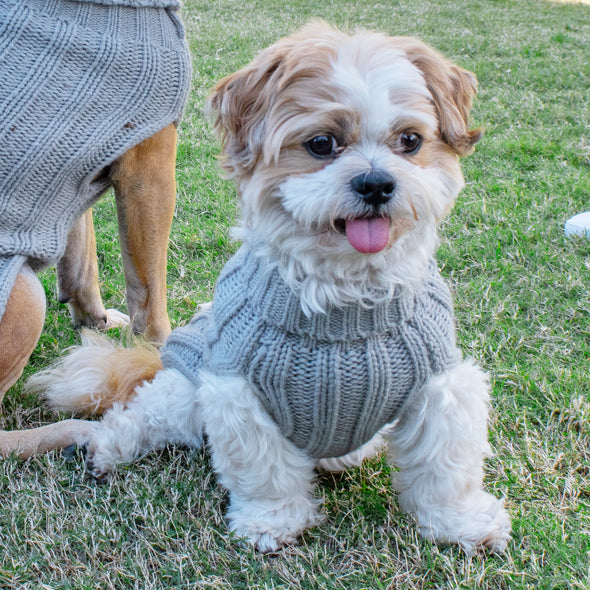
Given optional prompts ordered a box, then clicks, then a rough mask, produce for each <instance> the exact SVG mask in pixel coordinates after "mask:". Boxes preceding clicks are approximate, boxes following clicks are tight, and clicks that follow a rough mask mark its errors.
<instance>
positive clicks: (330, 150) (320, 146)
mask: <svg viewBox="0 0 590 590" xmlns="http://www.w3.org/2000/svg"><path fill="white" fill-rule="evenodd" d="M304 145H305V147H306V148H307V151H308V152H309V153H310V154H311V155H312V156H313V157H314V158H321V159H327V158H334V157H335V156H336V155H338V142H337V141H336V139H334V137H332V136H331V135H317V136H316V137H314V138H313V139H310V140H309V141H306V142H305V144H304Z"/></svg>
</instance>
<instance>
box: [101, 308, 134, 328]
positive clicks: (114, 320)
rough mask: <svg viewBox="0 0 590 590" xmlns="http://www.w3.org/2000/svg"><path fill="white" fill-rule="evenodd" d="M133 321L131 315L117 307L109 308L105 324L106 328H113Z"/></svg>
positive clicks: (122, 326)
mask: <svg viewBox="0 0 590 590" xmlns="http://www.w3.org/2000/svg"><path fill="white" fill-rule="evenodd" d="M130 322H131V320H130V318H129V316H128V315H127V314H125V313H123V312H121V311H118V310H117V309H107V321H106V324H105V326H104V329H105V330H111V329H112V328H124V327H126V326H128V325H129V323H130Z"/></svg>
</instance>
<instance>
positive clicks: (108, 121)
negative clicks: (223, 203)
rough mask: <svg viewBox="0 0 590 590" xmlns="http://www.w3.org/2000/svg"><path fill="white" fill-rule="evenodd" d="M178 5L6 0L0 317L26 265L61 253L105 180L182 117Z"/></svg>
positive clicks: (0, 44)
mask: <svg viewBox="0 0 590 590" xmlns="http://www.w3.org/2000/svg"><path fill="white" fill-rule="evenodd" d="M178 6H179V2H178V0H1V1H0V81H1V82H0V319H1V318H2V314H3V313H4V309H5V306H6V302H7V300H8V296H9V294H10V291H11V290H12V285H13V284H14V280H15V277H16V275H17V274H18V272H19V270H20V268H21V266H22V265H23V263H24V262H28V263H29V264H30V265H31V266H32V267H33V268H34V269H35V270H38V269H40V268H42V267H44V266H46V265H49V264H53V263H55V262H56V261H57V260H58V259H59V257H60V256H61V255H62V253H63V251H64V249H65V245H66V241H67V235H68V232H69V229H70V227H71V226H72V224H73V223H74V221H75V220H76V219H77V218H78V217H79V216H80V215H81V214H82V213H83V212H84V211H85V210H86V209H88V207H90V206H91V205H92V204H93V202H94V201H95V200H96V199H97V198H98V196H100V194H101V193H102V192H104V190H105V189H106V188H107V181H105V179H104V178H103V179H101V178H100V176H98V179H97V175H98V174H99V172H100V171H101V170H103V169H104V168H105V167H106V166H108V165H109V164H110V163H112V162H113V161H114V160H115V159H117V158H118V157H119V156H120V155H122V154H123V153H124V152H125V151H127V150H128V149H130V148H131V147H133V146H134V145H136V144H138V143H139V142H141V141H142V140H144V139H146V138H147V137H150V136H151V135H153V134H154V133H156V132H157V131H159V130H160V129H163V128H164V127H165V126H166V125H169V124H170V123H173V122H177V121H178V120H179V119H180V117H181V114H182V110H183V107H184V103H185V100H186V97H187V93H188V90H189V86H190V55H189V52H188V48H187V45H186V42H185V40H184V30H183V27H182V23H181V21H180V20H179V17H178V15H177V10H176V9H177V8H178Z"/></svg>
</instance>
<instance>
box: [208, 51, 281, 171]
mask: <svg viewBox="0 0 590 590" xmlns="http://www.w3.org/2000/svg"><path fill="white" fill-rule="evenodd" d="M286 51H287V48H286V47H284V45H283V44H281V43H277V44H275V45H273V46H272V47H269V48H268V49H266V50H265V51H263V52H262V53H261V54H260V55H258V56H257V57H256V58H255V59H254V60H253V61H252V62H251V63H250V64H248V65H247V66H245V67H244V68H242V69H241V70H239V71H237V72H235V73H234V74H230V75H229V76H226V77H225V78H223V79H222V80H220V81H219V82H218V83H217V84H216V85H215V87H214V88H213V90H212V92H211V94H210V96H209V99H208V102H207V108H208V110H209V112H210V113H211V114H213V116H214V119H213V124H214V126H215V129H216V131H217V132H218V134H219V136H220V139H221V147H222V153H223V155H224V162H223V164H224V168H225V169H226V171H227V172H228V173H229V175H230V177H235V176H241V175H242V174H244V173H246V174H247V173H248V172H249V171H251V170H252V169H253V168H254V166H255V165H256V162H257V161H258V159H259V158H260V156H261V150H262V142H263V141H264V137H265V124H266V115H267V113H268V110H269V108H270V106H271V101H272V97H273V94H274V95H276V90H277V87H278V84H279V80H280V72H278V70H279V69H280V67H281V63H282V61H283V59H284V57H285V54H286ZM273 91H274V92H273Z"/></svg>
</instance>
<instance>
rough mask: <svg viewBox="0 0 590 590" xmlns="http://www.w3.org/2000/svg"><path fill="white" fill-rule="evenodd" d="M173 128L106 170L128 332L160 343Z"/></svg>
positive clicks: (165, 325)
mask: <svg viewBox="0 0 590 590" xmlns="http://www.w3.org/2000/svg"><path fill="white" fill-rule="evenodd" d="M175 163H176V127H175V126H174V125H168V126H167V127H165V128H164V129H162V130H161V131H159V132H158V133H156V134H155V135H153V136H152V137H150V138H148V139H146V140H145V141H143V142H142V143H140V144H139V145H137V146H135V147H134V148H132V149H130V150H129V151H128V152H126V153H125V154H123V156H122V157H121V158H119V160H117V161H116V162H115V163H114V164H113V166H112V168H111V180H112V182H113V187H114V188H115V195H116V198H117V214H118V220H119V236H120V242H121V252H122V256H123V266H124V270H125V282H126V284H127V307H128V308H129V315H130V316H131V327H132V328H133V330H134V331H135V332H142V333H143V334H144V335H145V336H146V338H147V339H148V340H150V341H151V342H155V343H162V342H164V340H165V339H166V337H167V336H168V334H169V333H170V322H169V320H168V314H167V307H166V262H167V253H168V238H169V235H170V228H171V225H172V217H173V215H174V205H175V201H176V180H175Z"/></svg>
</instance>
